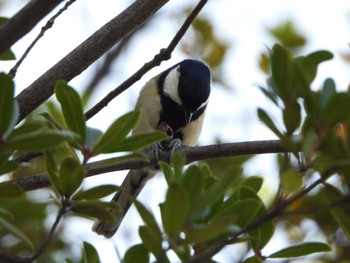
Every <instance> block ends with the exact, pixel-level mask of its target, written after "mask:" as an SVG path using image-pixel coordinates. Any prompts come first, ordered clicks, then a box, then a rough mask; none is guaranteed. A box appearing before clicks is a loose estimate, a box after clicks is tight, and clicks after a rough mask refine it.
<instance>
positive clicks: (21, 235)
mask: <svg viewBox="0 0 350 263" xmlns="http://www.w3.org/2000/svg"><path fill="white" fill-rule="evenodd" d="M0 225H1V226H2V227H3V228H4V229H5V230H6V231H8V232H9V233H11V234H12V235H14V236H15V237H17V238H18V239H19V240H21V241H23V242H24V243H25V244H26V245H27V246H28V247H29V248H30V249H31V250H34V245H33V243H32V241H30V239H29V238H28V237H27V236H26V235H25V234H24V233H23V232H22V231H21V230H20V229H18V228H17V227H16V226H14V225H13V224H12V223H11V222H9V221H7V220H5V219H4V218H2V217H0Z"/></svg>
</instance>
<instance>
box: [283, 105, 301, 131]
mask: <svg viewBox="0 0 350 263" xmlns="http://www.w3.org/2000/svg"><path fill="white" fill-rule="evenodd" d="M283 122H284V125H285V126H286V129H287V133H288V135H292V134H293V132H294V131H295V130H296V129H298V128H299V126H300V124H301V107H300V105H299V103H298V102H296V101H295V102H293V103H292V104H287V105H286V107H285V108H284V109H283Z"/></svg>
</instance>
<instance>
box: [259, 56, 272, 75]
mask: <svg viewBox="0 0 350 263" xmlns="http://www.w3.org/2000/svg"><path fill="white" fill-rule="evenodd" d="M259 68H260V69H261V71H262V72H264V73H265V74H269V73H270V58H269V55H268V54H267V53H266V52H263V53H261V54H260V58H259Z"/></svg>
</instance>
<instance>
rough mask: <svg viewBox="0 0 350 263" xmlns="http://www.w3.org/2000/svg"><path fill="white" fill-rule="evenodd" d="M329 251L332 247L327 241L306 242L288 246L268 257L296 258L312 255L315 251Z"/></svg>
mask: <svg viewBox="0 0 350 263" xmlns="http://www.w3.org/2000/svg"><path fill="white" fill-rule="evenodd" d="M329 251H331V247H330V246H329V245H327V244H325V243H319V242H306V243H303V244H300V245H296V246H291V247H287V248H285V249H282V250H280V251H277V252H275V253H273V254H271V255H270V256H268V258H296V257H302V256H306V255H310V254H313V253H319V252H329Z"/></svg>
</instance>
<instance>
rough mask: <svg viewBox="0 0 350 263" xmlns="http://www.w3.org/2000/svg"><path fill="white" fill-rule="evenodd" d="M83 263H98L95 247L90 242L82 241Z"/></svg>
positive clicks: (98, 258)
mask: <svg viewBox="0 0 350 263" xmlns="http://www.w3.org/2000/svg"><path fill="white" fill-rule="evenodd" d="M82 262H83V263H100V262H101V261H100V257H99V255H98V253H97V250H96V248H95V247H94V246H93V245H91V244H90V243H88V242H86V241H84V242H83V259H82Z"/></svg>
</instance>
